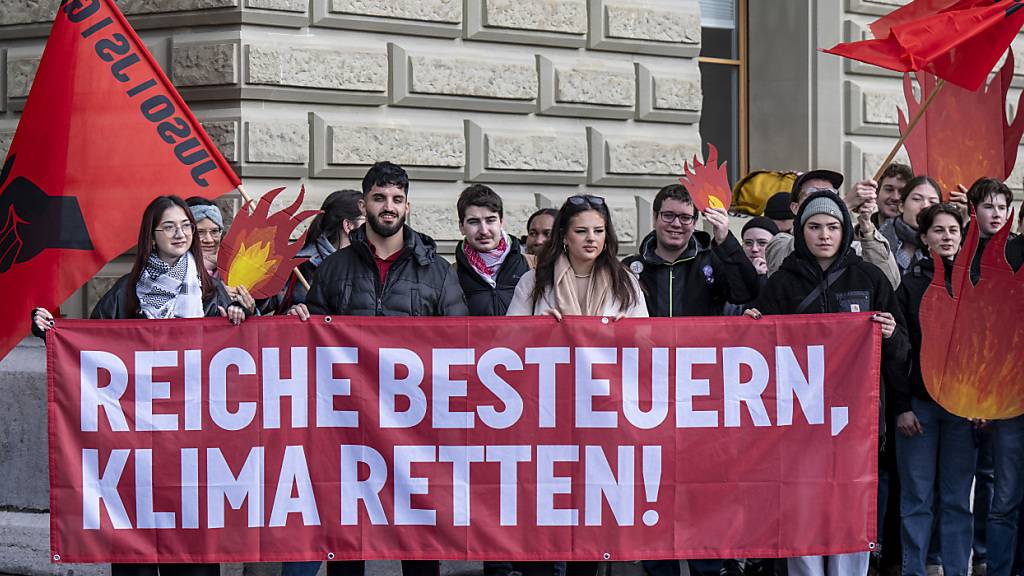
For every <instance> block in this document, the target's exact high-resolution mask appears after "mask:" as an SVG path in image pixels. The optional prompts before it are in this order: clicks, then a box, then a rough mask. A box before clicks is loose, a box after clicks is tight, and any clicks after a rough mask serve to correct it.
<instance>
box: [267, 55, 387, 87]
mask: <svg viewBox="0 0 1024 576" xmlns="http://www.w3.org/2000/svg"><path fill="white" fill-rule="evenodd" d="M387 81H388V61H387V53H386V52H385V50H383V49H382V50H380V51H379V52H378V51H371V50H365V49H360V50H356V49H323V48H296V47H288V46H286V45H283V43H282V45H273V46H270V45H267V46H258V45H252V46H249V82H250V83H252V84H271V85H278V86H298V87H305V88H331V89H335V90H356V91H362V92H384V91H386V90H387Z"/></svg>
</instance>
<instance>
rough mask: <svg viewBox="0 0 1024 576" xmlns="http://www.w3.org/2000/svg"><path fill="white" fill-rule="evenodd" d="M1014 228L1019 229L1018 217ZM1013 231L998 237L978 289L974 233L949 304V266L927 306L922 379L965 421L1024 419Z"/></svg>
mask: <svg viewBox="0 0 1024 576" xmlns="http://www.w3.org/2000/svg"><path fill="white" fill-rule="evenodd" d="M1010 221H1011V222H1012V221H1013V220H1012V215H1011V219H1010ZM1009 235H1010V226H1009V225H1005V226H1003V229H1002V230H1000V231H999V233H998V234H996V235H995V236H993V237H992V238H991V239H990V240H989V242H988V245H987V246H986V248H985V252H984V254H983V255H982V257H981V279H980V280H979V281H978V284H977V285H976V286H975V285H974V284H973V283H972V282H971V278H970V267H971V261H972V260H973V258H974V257H975V250H976V249H977V246H978V244H979V242H978V226H977V225H976V224H975V225H974V226H971V231H970V233H969V234H968V236H967V242H966V244H965V245H964V247H963V249H962V250H961V252H960V256H959V258H957V260H956V264H954V266H953V277H952V282H951V284H952V288H953V295H952V297H950V295H949V292H947V291H946V286H945V278H944V276H945V275H944V274H943V273H942V270H943V264H942V262H941V261H940V260H939V259H938V257H937V256H933V259H935V275H934V276H933V277H932V283H931V285H930V286H929V287H928V290H927V291H926V292H925V294H924V298H923V299H922V301H921V375H922V376H923V378H924V382H925V387H926V388H927V389H928V392H929V393H930V394H931V395H932V398H935V400H936V401H937V402H938V403H939V404H941V405H942V407H943V408H945V409H946V410H949V411H950V412H952V413H953V414H956V415H958V416H962V417H964V418H984V419H1002V418H1013V417H1014V416H1019V415H1021V414H1024V380H1022V379H1021V377H1020V360H1019V359H1018V358H1017V355H1016V354H1015V353H1014V351H1016V350H1020V349H1021V347H1022V346H1024V327H1022V326H1021V324H1020V319H1021V318H1024V274H1020V275H1015V274H1014V273H1013V270H1012V269H1011V268H1010V265H1009V263H1008V262H1007V261H1006V255H1005V254H1006V241H1007V238H1009Z"/></svg>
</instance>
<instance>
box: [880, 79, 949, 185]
mask: <svg viewBox="0 0 1024 576" xmlns="http://www.w3.org/2000/svg"><path fill="white" fill-rule="evenodd" d="M945 85H946V79H945V78H939V81H938V82H936V83H935V89H934V90H932V93H931V94H929V95H928V98H925V101H924V103H922V104H921V107H920V108H919V109H918V110H917V114H914V117H913V118H911V119H910V123H909V124H907V129H906V130H905V131H904V132H903V134H900V139H899V140H897V141H896V145H895V146H893V147H892V150H890V151H889V155H888V156H886V157H885V160H883V161H882V165H881V166H880V167H879V168H878V172H875V177H874V178H873V180H874V181H875V182H878V181H879V179H880V178H881V177H882V174H884V173H885V169H886V168H888V167H889V163H890V162H892V159H893V158H895V157H896V154H897V153H898V152H899V151H900V147H902V146H903V143H904V142H906V140H907V137H908V136H910V133H911V132H912V131H913V130H914V127H915V126H917V123H918V122H919V121H920V120H921V118H924V113H925V111H926V110H928V107H929V106H931V104H932V101H933V100H935V97H936V96H938V94H939V92H941V91H942V88H943V87H944V86H945Z"/></svg>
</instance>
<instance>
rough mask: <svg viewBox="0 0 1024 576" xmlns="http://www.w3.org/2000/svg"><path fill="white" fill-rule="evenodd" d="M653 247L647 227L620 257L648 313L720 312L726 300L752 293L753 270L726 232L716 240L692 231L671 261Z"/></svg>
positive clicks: (742, 299)
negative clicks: (636, 249)
mask: <svg viewBox="0 0 1024 576" xmlns="http://www.w3.org/2000/svg"><path fill="white" fill-rule="evenodd" d="M656 246H657V237H656V235H655V233H654V232H651V233H650V234H648V235H647V237H646V238H644V240H643V242H642V243H641V244H640V253H639V254H635V255H633V256H629V257H628V258H626V259H625V260H623V261H622V263H623V264H625V265H626V268H628V269H629V270H630V271H631V272H632V273H633V274H635V275H636V276H637V279H638V280H639V281H640V286H641V288H642V289H643V291H644V297H645V299H646V300H647V313H648V314H650V315H651V316H721V315H722V314H723V309H724V306H725V303H726V302H735V303H737V304H743V303H746V302H750V301H751V300H753V299H754V298H756V297H757V292H758V289H759V288H760V285H761V283H760V281H759V280H758V278H757V271H756V270H754V265H753V264H751V263H750V260H748V259H747V255H746V254H744V252H743V246H741V245H740V243H739V242H738V241H737V240H736V237H735V236H733V235H732V232H730V233H729V235H728V236H726V238H725V242H722V243H721V244H718V243H717V242H712V240H711V235H710V234H708V233H707V232H702V231H699V230H696V231H694V232H693V235H692V236H691V237H690V243H689V244H688V245H687V247H686V250H684V251H683V253H682V254H680V255H679V258H677V259H676V261H675V262H666V261H665V260H664V259H662V258H661V257H660V256H658V255H657V254H655V252H654V249H655V247H656Z"/></svg>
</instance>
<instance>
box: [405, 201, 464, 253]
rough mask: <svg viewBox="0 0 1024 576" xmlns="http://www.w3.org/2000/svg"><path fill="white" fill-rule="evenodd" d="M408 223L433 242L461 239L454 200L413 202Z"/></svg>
mask: <svg viewBox="0 0 1024 576" xmlns="http://www.w3.org/2000/svg"><path fill="white" fill-rule="evenodd" d="M409 223H410V225H411V226H412V227H413V228H415V229H416V231H418V232H422V233H424V234H426V235H427V236H430V237H431V238H433V239H434V240H458V239H459V238H460V237H461V234H459V223H458V216H457V215H456V211H455V200H454V199H452V201H451V202H438V201H429V200H428V201H424V202H420V201H418V200H417V201H414V202H413V204H412V215H411V217H410V218H409ZM448 261H449V262H451V259H450V258H449V259H448Z"/></svg>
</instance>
